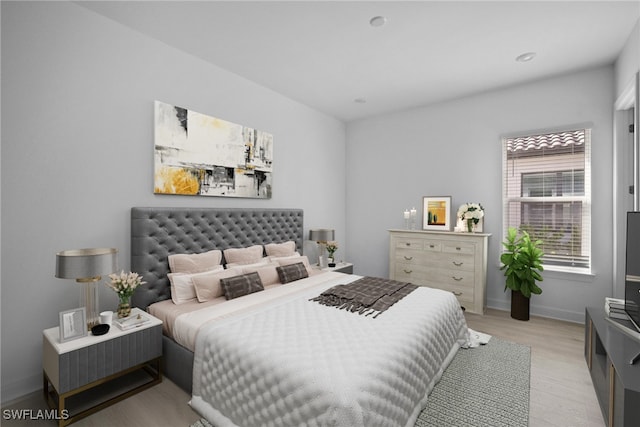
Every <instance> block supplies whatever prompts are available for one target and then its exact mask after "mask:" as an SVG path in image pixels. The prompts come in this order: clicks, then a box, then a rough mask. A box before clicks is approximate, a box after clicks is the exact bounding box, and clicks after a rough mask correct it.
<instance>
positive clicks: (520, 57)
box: [516, 52, 536, 62]
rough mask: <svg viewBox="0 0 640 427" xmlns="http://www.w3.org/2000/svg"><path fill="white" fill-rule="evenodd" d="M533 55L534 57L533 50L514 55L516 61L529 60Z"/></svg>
mask: <svg viewBox="0 0 640 427" xmlns="http://www.w3.org/2000/svg"><path fill="white" fill-rule="evenodd" d="M535 57H536V53H535V52H527V53H523V54H522V55H518V56H517V57H516V61H518V62H529V61H531V60H532V59H533V58H535Z"/></svg>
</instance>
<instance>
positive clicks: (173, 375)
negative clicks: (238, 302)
mask: <svg viewBox="0 0 640 427" xmlns="http://www.w3.org/2000/svg"><path fill="white" fill-rule="evenodd" d="M303 234H304V229H303V211H302V210H301V209H234V208H228V209H224V208H222V209H216V208H154V207H149V208H142V207H140V208H139V207H135V208H132V209H131V271H134V272H136V273H138V274H140V275H142V277H143V279H144V281H145V282H147V283H146V284H144V285H143V286H141V287H140V288H139V289H138V290H136V293H135V294H134V295H133V298H132V303H133V305H135V306H136V307H140V308H141V309H143V310H146V308H147V307H148V306H149V305H151V304H153V303H154V302H158V301H162V300H165V299H169V298H171V288H170V283H169V279H168V278H167V273H169V263H168V260H167V257H168V256H169V255H171V254H180V253H200V252H205V251H209V250H212V249H222V250H224V249H227V248H242V247H247V246H251V245H256V244H257V245H264V244H267V243H281V242H286V241H288V240H293V241H294V242H296V247H297V249H298V251H299V252H300V253H302V249H303V241H304V237H303ZM162 351H163V358H164V360H163V371H164V373H165V375H166V376H167V377H168V378H169V379H171V380H172V381H173V382H174V383H176V384H177V385H178V386H180V387H181V388H183V389H184V390H186V391H187V392H189V393H190V392H191V384H192V371H193V353H192V352H191V351H189V350H188V349H186V348H184V347H182V346H181V345H179V344H177V343H176V342H175V341H173V340H172V339H170V338H168V337H166V336H165V337H163V344H162Z"/></svg>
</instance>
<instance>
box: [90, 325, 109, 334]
mask: <svg viewBox="0 0 640 427" xmlns="http://www.w3.org/2000/svg"><path fill="white" fill-rule="evenodd" d="M109 327H110V326H109V325H107V324H106V323H103V324H100V325H96V326H94V327H93V328H91V333H92V334H93V335H104V334H106V333H107V332H109Z"/></svg>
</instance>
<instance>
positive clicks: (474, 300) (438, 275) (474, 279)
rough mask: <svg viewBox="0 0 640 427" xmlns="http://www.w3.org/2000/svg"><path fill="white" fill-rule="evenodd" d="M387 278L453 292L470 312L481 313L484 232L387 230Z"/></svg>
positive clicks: (484, 284)
mask: <svg viewBox="0 0 640 427" xmlns="http://www.w3.org/2000/svg"><path fill="white" fill-rule="evenodd" d="M389 233H390V239H389V278H390V279H393V280H399V281H403V282H411V283H413V284H416V285H421V286H429V287H431V288H438V289H444V290H447V291H451V292H453V294H454V295H455V296H456V297H457V298H458V301H460V305H461V306H463V307H464V308H465V309H466V310H467V311H469V312H470V313H478V314H484V309H485V306H486V287H487V244H488V241H489V236H491V234H487V233H458V232H447V231H424V230H389Z"/></svg>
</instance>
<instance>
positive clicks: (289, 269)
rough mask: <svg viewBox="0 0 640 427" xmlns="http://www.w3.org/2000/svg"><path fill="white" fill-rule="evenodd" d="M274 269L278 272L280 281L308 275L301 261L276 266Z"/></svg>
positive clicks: (298, 278) (284, 281) (286, 281)
mask: <svg viewBox="0 0 640 427" xmlns="http://www.w3.org/2000/svg"><path fill="white" fill-rule="evenodd" d="M276 271H277V272H278V277H279V278H280V283H289V282H293V281H295V280H300V279H304V278H305V277H309V273H308V272H307V269H306V267H305V266H304V263H302V262H297V263H295V264H289V265H283V266H280V267H277V268H276Z"/></svg>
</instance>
